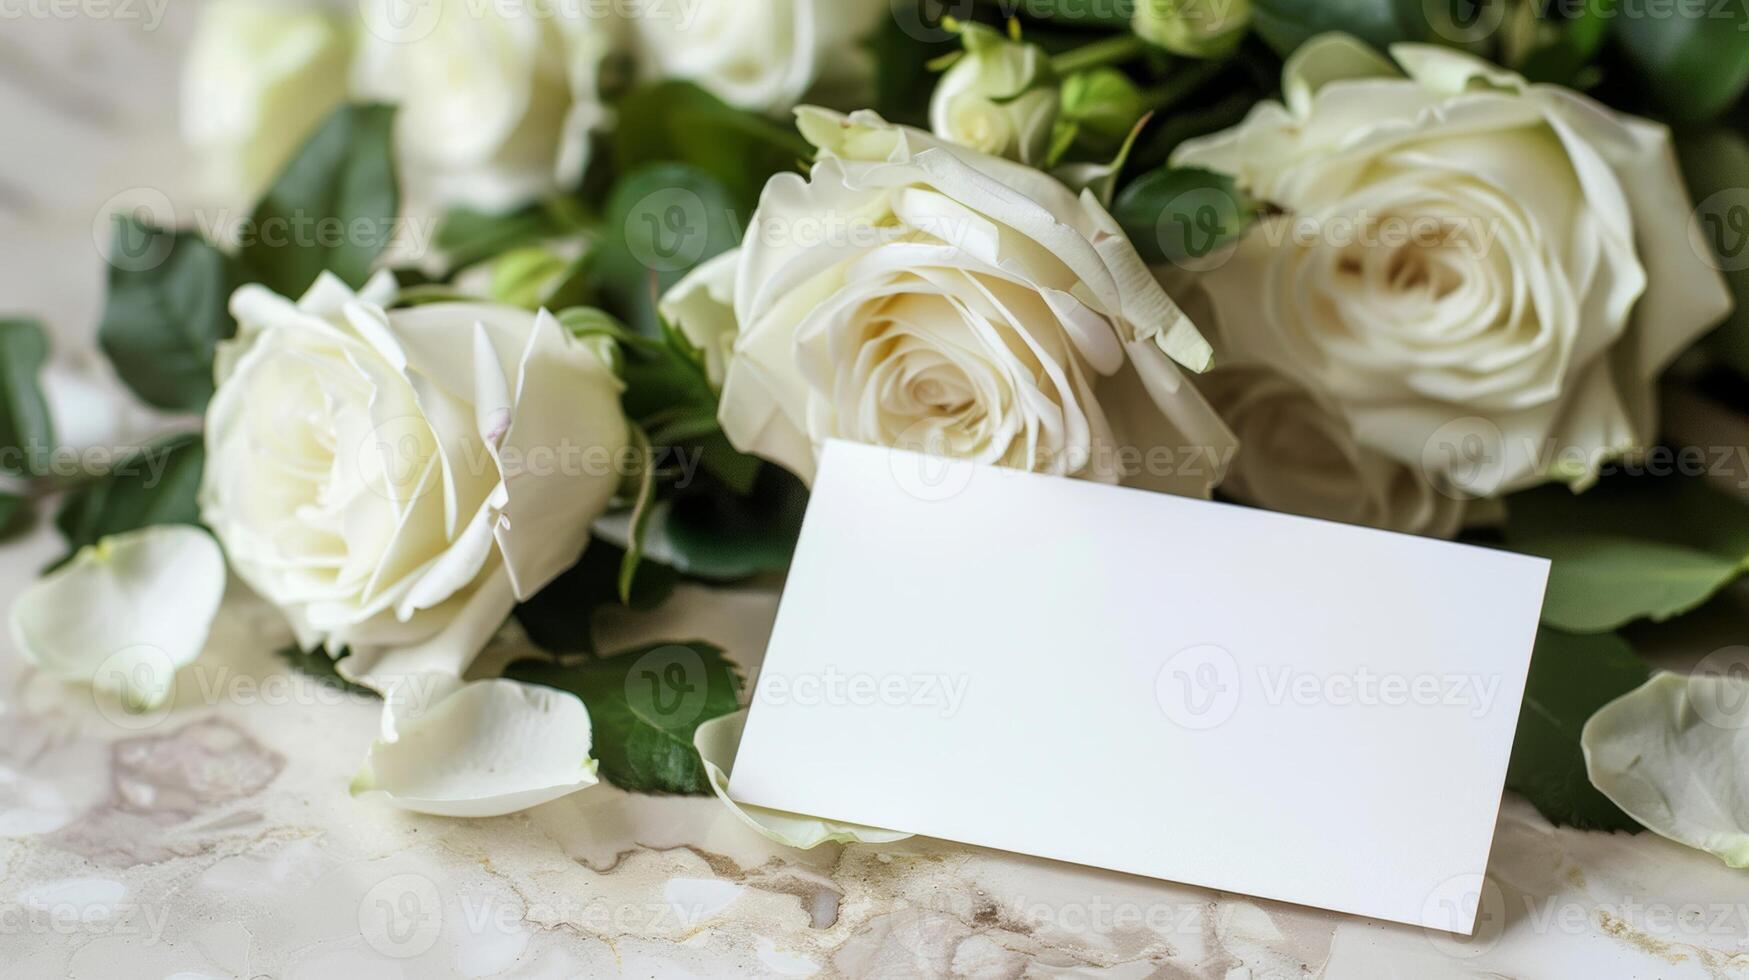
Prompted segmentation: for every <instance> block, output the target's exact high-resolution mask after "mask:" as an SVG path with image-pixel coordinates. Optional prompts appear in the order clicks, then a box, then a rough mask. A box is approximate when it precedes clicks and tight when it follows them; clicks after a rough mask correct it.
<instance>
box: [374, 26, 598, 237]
mask: <svg viewBox="0 0 1749 980" xmlns="http://www.w3.org/2000/svg"><path fill="white" fill-rule="evenodd" d="M363 3H364V6H363V12H364V25H365V29H364V30H363V31H362V32H361V42H360V50H359V55H358V59H357V62H356V64H355V66H354V69H353V88H354V90H355V92H356V93H357V95H358V96H359V97H361V98H368V99H376V100H380V101H384V102H392V103H395V104H397V105H398V106H399V107H400V111H399V113H398V114H397V117H396V120H395V141H396V149H397V154H398V157H399V160H400V166H401V171H402V178H403V180H404V181H405V182H406V184H407V194H408V197H409V198H411V199H412V200H414V201H415V202H417V204H416V205H415V208H414V209H415V210H422V209H423V207H424V206H425V205H434V206H448V205H465V206H468V207H473V208H477V209H480V210H485V211H503V210H508V209H510V208H513V207H516V206H517V205H520V204H524V203H526V202H528V201H530V200H532V199H535V198H538V197H541V196H544V195H547V194H550V193H553V192H554V191H557V190H560V189H563V188H568V187H571V186H574V185H575V183H576V182H577V181H578V180H579V179H580V178H581V176H582V172H583V167H584V164H585V162H586V153H587V148H588V142H587V134H588V132H589V131H590V130H591V129H594V128H596V127H598V126H600V125H602V124H603V123H604V122H605V121H606V116H607V113H606V110H605V109H604V108H603V106H602V103H601V98H600V91H599V85H598V80H599V73H600V70H601V66H602V62H603V60H604V59H605V58H606V57H607V56H608V55H609V54H610V53H611V52H612V50H613V49H614V47H615V44H616V38H617V36H618V33H619V31H620V25H619V23H618V21H616V20H614V19H612V18H609V17H606V16H604V15H597V14H596V13H595V12H594V11H593V10H591V9H589V8H587V7H584V8H579V7H577V6H576V5H575V4H571V3H564V2H555V3H547V2H544V0H510V2H506V3H487V4H477V3H473V2H470V0H430V2H429V3H426V4H423V5H414V6H413V7H412V8H411V10H412V14H411V16H408V15H407V14H406V13H405V12H404V11H405V10H406V9H408V8H407V4H406V0H363Z"/></svg>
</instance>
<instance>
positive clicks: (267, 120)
mask: <svg viewBox="0 0 1749 980" xmlns="http://www.w3.org/2000/svg"><path fill="white" fill-rule="evenodd" d="M350 52H351V43H350V40H349V38H348V36H347V33H346V31H345V30H344V29H343V28H342V26H341V23H340V22H339V21H338V20H337V19H335V18H333V17H331V16H329V15H328V14H326V13H323V12H321V11H316V10H310V9H307V8H302V7H297V6H292V5H288V4H283V3H273V2H264V0H216V2H214V3H210V4H207V5H206V6H205V7H204V8H202V10H201V16H200V23H199V25H198V26H197V27H196V28H195V31H194V37H193V39H192V40H191V41H190V42H189V49H188V57H187V60H186V61H185V62H184V63H183V70H182V138H183V141H184V142H186V143H187V144H188V145H189V147H190V148H191V149H192V150H193V151H194V153H195V155H196V158H197V162H198V166H199V168H200V170H201V173H200V182H199V183H200V187H201V188H202V193H203V194H211V195H213V196H214V197H215V198H216V199H218V200H221V201H227V202H239V203H241V204H244V205H246V204H248V203H249V202H250V201H251V200H253V199H254V197H255V196H256V195H257V194H259V193H260V192H261V191H262V190H264V189H265V188H266V187H267V185H268V184H269V183H270V182H271V181H272V180H273V178H274V176H275V175H276V174H278V172H279V170H280V168H281V167H282V166H284V165H285V164H286V162H287V161H289V160H290V159H291V156H292V154H293V153H295V152H297V149H298V147H299V146H300V145H302V144H303V141H304V140H305V139H306V138H307V137H308V136H309V135H310V134H311V132H312V131H313V130H314V129H315V128H316V126H317V125H318V124H319V123H320V122H321V121H322V119H323V117H325V116H327V115H328V113H329V112H331V111H333V109H334V108H335V107H336V106H338V105H339V104H340V103H342V102H344V101H345V100H346V66H347V61H348V59H349V58H350Z"/></svg>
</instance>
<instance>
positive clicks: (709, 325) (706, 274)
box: [660, 251, 741, 389]
mask: <svg viewBox="0 0 1749 980" xmlns="http://www.w3.org/2000/svg"><path fill="white" fill-rule="evenodd" d="M740 264H741V259H740V253H739V252H738V251H728V252H724V253H722V254H721V255H717V256H713V257H712V258H709V259H706V260H705V261H704V262H703V263H701V264H700V265H699V266H698V268H696V269H693V270H692V271H691V272H690V273H688V274H687V276H686V278H684V279H682V280H681V281H679V282H677V283H675V284H674V286H673V288H671V289H669V290H668V291H667V292H666V293H664V294H662V302H661V304H660V311H661V314H662V318H663V319H665V320H667V321H668V322H669V323H672V324H674V325H675V326H676V327H677V328H679V330H680V334H681V336H683V337H685V338H686V340H687V342H688V343H690V344H692V346H694V347H696V348H698V349H699V352H700V353H701V354H702V355H703V356H704V370H705V376H706V378H708V379H709V380H710V383H711V387H713V388H717V389H721V388H722V387H723V379H724V378H725V377H727V375H728V373H729V357H730V355H731V353H732V352H733V350H734V348H735V275H736V273H737V272H738V271H739V269H740Z"/></svg>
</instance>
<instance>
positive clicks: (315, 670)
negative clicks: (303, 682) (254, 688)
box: [274, 645, 382, 699]
mask: <svg viewBox="0 0 1749 980" xmlns="http://www.w3.org/2000/svg"><path fill="white" fill-rule="evenodd" d="M274 653H275V654H277V655H278V656H279V659H281V660H283V661H285V662H286V666H288V667H290V668H291V669H292V670H294V671H296V672H298V673H300V674H303V675H304V676H305V677H309V678H312V679H314V680H315V681H316V682H317V683H320V684H325V685H327V686H328V687H331V688H334V689H335V690H337V691H345V692H346V693H348V694H356V695H358V696H360V697H365V698H379V699H380V698H381V697H382V695H380V694H378V693H377V692H375V691H373V690H371V689H370V688H368V687H365V686H364V685H362V684H354V683H352V682H351V681H349V680H347V679H346V678H344V677H342V676H340V669H339V663H340V661H341V660H344V659H345V658H346V656H347V654H346V653H345V652H342V653H341V654H340V656H338V657H330V656H328V653H327V651H325V650H323V649H321V648H319V647H318V648H317V649H315V650H305V649H303V648H302V647H299V646H296V645H293V646H289V647H281V648H279V649H278V650H275V651H274Z"/></svg>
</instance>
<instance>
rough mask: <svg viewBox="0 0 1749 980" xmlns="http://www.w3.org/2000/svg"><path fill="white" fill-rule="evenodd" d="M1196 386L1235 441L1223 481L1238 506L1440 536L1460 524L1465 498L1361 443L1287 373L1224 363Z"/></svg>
mask: <svg viewBox="0 0 1749 980" xmlns="http://www.w3.org/2000/svg"><path fill="white" fill-rule="evenodd" d="M1197 387H1198V388H1201V389H1202V392H1203V394H1205V395H1207V396H1208V399H1209V402H1210V404H1212V405H1214V407H1215V410H1216V411H1218V412H1220V413H1221V418H1223V419H1225V420H1226V422H1227V424H1228V425H1230V426H1232V428H1233V432H1234V434H1236V435H1237V436H1238V437H1239V452H1238V453H1237V454H1236V455H1235V456H1234V457H1233V462H1232V466H1231V467H1230V468H1229V469H1228V470H1227V478H1226V479H1225V480H1224V481H1222V483H1221V492H1222V493H1224V494H1228V495H1230V496H1231V497H1232V498H1233V499H1235V500H1238V501H1242V502H1244V503H1248V504H1253V505H1255V506H1258V507H1265V508H1268V509H1269V510H1278V511H1283V512H1286V513H1289V514H1302V515H1304V516H1306V517H1321V518H1324V519H1325V520H1330V521H1342V522H1343V523H1345V524H1365V525H1368V526H1370V527H1378V528H1384V529H1385V530H1388V531H1403V532H1406V533H1410V534H1425V535H1429V536H1432V537H1440V538H1449V537H1451V536H1452V535H1454V534H1456V533H1457V532H1458V530H1459V529H1460V528H1462V527H1463V518H1464V501H1462V500H1461V499H1459V498H1456V497H1452V496H1449V495H1447V494H1445V493H1443V492H1441V491H1439V490H1437V489H1435V488H1434V486H1433V485H1432V484H1431V483H1429V482H1428V481H1427V479H1426V478H1425V477H1424V476H1423V475H1422V474H1421V471H1420V470H1419V469H1417V468H1416V467H1413V466H1409V465H1407V464H1405V463H1400V462H1398V461H1397V460H1394V459H1391V458H1390V457H1388V456H1385V455H1384V454H1382V453H1378V452H1374V451H1373V450H1371V449H1367V448H1365V447H1364V446H1361V445H1360V444H1359V443H1357V442H1356V441H1355V438H1354V433H1353V432H1352V431H1351V430H1350V429H1349V427H1348V422H1347V420H1346V419H1344V418H1342V416H1341V415H1340V414H1338V413H1337V412H1336V411H1334V410H1333V409H1332V408H1331V406H1329V405H1327V404H1325V403H1324V401H1323V400H1322V399H1321V398H1319V397H1318V396H1316V395H1314V394H1313V393H1312V392H1310V391H1307V390H1306V389H1305V388H1304V387H1301V386H1300V385H1299V384H1298V383H1297V382H1295V381H1293V380H1292V379H1290V378H1288V377H1286V376H1285V375H1282V374H1280V373H1278V372H1275V371H1273V370H1271V369H1269V368H1266V367H1259V366H1256V365H1245V364H1237V365H1229V364H1226V363H1223V364H1222V365H1221V366H1220V367H1217V368H1215V369H1214V370H1213V371H1210V372H1209V373H1207V374H1205V375H1203V376H1201V377H1200V378H1198V379H1197Z"/></svg>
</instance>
